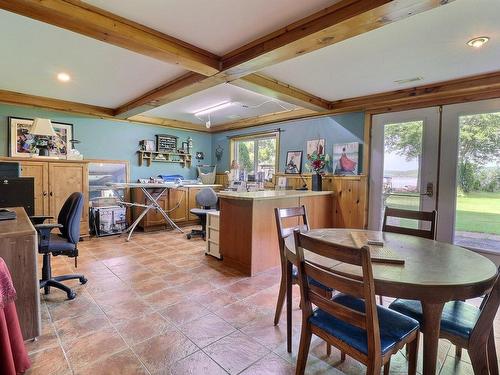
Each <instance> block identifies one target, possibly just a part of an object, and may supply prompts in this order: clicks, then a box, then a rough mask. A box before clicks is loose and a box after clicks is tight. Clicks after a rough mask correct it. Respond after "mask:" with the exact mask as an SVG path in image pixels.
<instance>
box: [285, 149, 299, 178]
mask: <svg viewBox="0 0 500 375" xmlns="http://www.w3.org/2000/svg"><path fill="white" fill-rule="evenodd" d="M285 173H288V174H301V173H302V151H288V152H287V153H286V166H285Z"/></svg>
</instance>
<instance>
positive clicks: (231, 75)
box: [219, 0, 453, 80]
mask: <svg viewBox="0 0 500 375" xmlns="http://www.w3.org/2000/svg"><path fill="white" fill-rule="evenodd" d="M451 1H453V0H397V1H391V0H341V1H339V2H338V3H336V4H334V5H332V6H330V7H328V8H326V9H324V10H322V11H319V12H316V13H314V14H312V15H310V16H309V17H306V18H304V19H302V20H300V21H297V22H294V23H292V24H290V25H288V26H285V27H283V28H281V29H279V30H277V31H275V32H273V33H271V34H268V35H266V36H264V37H262V38H259V39H257V40H255V41H253V42H251V43H248V44H247V45H245V46H242V47H240V48H238V49H236V50H234V51H232V52H230V53H228V54H226V55H224V56H223V57H222V69H221V70H222V71H221V73H219V74H223V75H225V76H226V79H227V80H233V79H236V78H239V77H242V76H245V75H248V74H251V73H254V72H256V71H259V70H262V69H264V68H266V67H269V66H271V65H274V64H277V63H280V62H283V61H286V60H289V59H292V58H294V57H297V56H301V55H304V54H306V53H309V52H312V51H315V50H318V49H320V48H324V47H327V46H330V45H332V44H336V43H339V42H341V41H343V40H346V39H349V38H352V37H355V36H357V35H361V34H364V33H366V32H369V31H371V30H375V29H378V28H380V27H383V26H385V25H388V24H390V23H393V22H396V21H399V20H402V19H405V18H408V17H411V16H413V15H415V14H419V13H422V12H425V11H427V10H430V9H434V8H436V7H438V6H441V5H443V4H445V3H448V2H451Z"/></svg>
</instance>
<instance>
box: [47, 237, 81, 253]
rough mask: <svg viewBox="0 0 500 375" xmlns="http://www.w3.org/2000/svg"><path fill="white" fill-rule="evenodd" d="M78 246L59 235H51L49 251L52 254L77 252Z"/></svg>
mask: <svg viewBox="0 0 500 375" xmlns="http://www.w3.org/2000/svg"><path fill="white" fill-rule="evenodd" d="M75 249H76V246H75V245H74V244H72V243H71V242H68V240H67V239H65V238H63V237H61V236H58V235H57V234H53V233H51V234H50V244H49V250H50V251H51V252H59V251H61V252H65V253H67V252H71V251H75Z"/></svg>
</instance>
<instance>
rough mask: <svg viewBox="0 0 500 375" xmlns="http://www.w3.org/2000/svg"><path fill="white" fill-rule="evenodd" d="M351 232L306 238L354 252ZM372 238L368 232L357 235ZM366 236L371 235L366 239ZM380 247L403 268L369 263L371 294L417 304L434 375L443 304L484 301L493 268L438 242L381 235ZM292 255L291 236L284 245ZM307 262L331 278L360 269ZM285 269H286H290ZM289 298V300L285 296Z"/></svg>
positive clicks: (427, 366) (428, 369)
mask: <svg viewBox="0 0 500 375" xmlns="http://www.w3.org/2000/svg"><path fill="white" fill-rule="evenodd" d="M351 231H353V230H352V229H318V230H311V231H310V232H308V235H310V236H313V237H320V238H322V239H324V240H325V241H329V242H332V243H338V244H343V245H347V246H354V244H353V241H352V238H351V235H350V232H351ZM362 232H366V233H367V234H368V237H374V236H373V233H375V232H371V231H362ZM370 233H371V234H370ZM382 236H383V240H384V246H386V247H388V248H390V249H391V250H393V251H394V252H395V253H396V254H397V255H398V256H399V257H401V258H403V259H404V260H405V264H404V265H390V264H377V263H373V278H374V282H375V292H376V293H377V294H381V295H383V296H388V297H396V298H406V299H413V300H419V301H421V303H422V308H423V313H424V321H425V330H422V332H423V333H424V375H427V374H433V375H434V374H435V373H436V361H437V351H438V343H439V329H440V321H441V313H442V311H443V307H444V304H445V303H446V302H448V301H456V300H465V299H470V298H475V297H479V296H481V295H483V294H484V293H485V291H487V290H488V289H489V288H491V286H492V285H493V282H494V281H495V279H496V275H497V268H496V266H495V265H494V264H493V262H491V261H490V260H489V259H487V258H485V257H484V256H482V255H479V254H477V253H475V252H472V251H470V250H467V249H464V248H462V247H459V246H454V245H450V244H447V243H443V242H437V241H432V240H427V239H424V238H419V237H414V236H407V235H402V234H395V233H382ZM285 245H286V246H287V248H288V249H290V250H292V251H295V245H294V240H293V236H290V237H288V238H287V239H286V240H285ZM304 256H305V257H306V258H308V260H310V261H312V262H314V263H316V264H318V265H320V266H321V267H326V268H331V269H335V272H339V273H346V274H350V275H361V270H360V269H359V267H355V266H350V265H346V264H344V263H339V262H337V261H333V260H331V259H328V258H325V257H322V256H319V255H317V254H312V253H311V252H309V251H307V250H306V251H304ZM289 268H290V267H289ZM287 297H288V296H287Z"/></svg>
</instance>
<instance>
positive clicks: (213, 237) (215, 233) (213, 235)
mask: <svg viewBox="0 0 500 375" xmlns="http://www.w3.org/2000/svg"><path fill="white" fill-rule="evenodd" d="M208 239H209V240H210V241H213V242H215V243H219V230H218V229H214V228H210V227H209V228H208Z"/></svg>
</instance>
